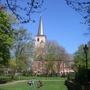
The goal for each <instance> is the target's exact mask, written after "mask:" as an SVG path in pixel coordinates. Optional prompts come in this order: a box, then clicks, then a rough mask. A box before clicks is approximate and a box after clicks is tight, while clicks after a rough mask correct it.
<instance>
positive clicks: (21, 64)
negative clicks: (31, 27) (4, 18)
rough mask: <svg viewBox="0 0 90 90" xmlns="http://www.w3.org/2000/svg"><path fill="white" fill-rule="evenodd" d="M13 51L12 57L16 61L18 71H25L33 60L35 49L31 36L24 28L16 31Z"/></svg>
mask: <svg viewBox="0 0 90 90" xmlns="http://www.w3.org/2000/svg"><path fill="white" fill-rule="evenodd" d="M11 49H12V50H11V52H12V53H13V55H12V56H14V58H15V59H16V64H17V69H19V70H24V69H25V68H26V67H27V66H29V65H28V64H29V61H31V60H32V58H33V50H34V47H33V39H32V37H31V34H30V33H29V32H28V31H27V30H26V29H23V28H20V29H19V30H16V31H15V41H14V44H13V46H12V48H11ZM28 60H29V61H28Z"/></svg>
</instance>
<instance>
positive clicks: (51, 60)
mask: <svg viewBox="0 0 90 90" xmlns="http://www.w3.org/2000/svg"><path fill="white" fill-rule="evenodd" d="M45 50H46V53H45V55H44V60H46V61H47V63H46V67H47V72H49V73H50V74H52V73H53V74H54V72H56V70H57V72H59V70H60V65H61V63H66V64H67V62H68V61H69V59H70V57H69V54H67V53H66V51H65V49H64V48H63V47H62V46H60V45H59V44H58V43H57V42H54V41H49V42H47V44H46V48H45ZM56 62H58V63H56Z"/></svg>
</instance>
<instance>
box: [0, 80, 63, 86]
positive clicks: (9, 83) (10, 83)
mask: <svg viewBox="0 0 90 90" xmlns="http://www.w3.org/2000/svg"><path fill="white" fill-rule="evenodd" d="M31 80H33V79H31ZM28 81H29V80H19V81H12V82H8V83H6V84H0V86H3V85H12V84H15V83H19V82H28ZM33 81H39V80H33ZM40 81H48V82H49V81H59V82H60V81H65V80H40Z"/></svg>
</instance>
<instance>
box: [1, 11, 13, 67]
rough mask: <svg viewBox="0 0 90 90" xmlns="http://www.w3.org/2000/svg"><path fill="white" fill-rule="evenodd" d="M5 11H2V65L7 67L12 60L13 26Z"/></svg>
mask: <svg viewBox="0 0 90 90" xmlns="http://www.w3.org/2000/svg"><path fill="white" fill-rule="evenodd" d="M9 21H10V19H9V16H8V14H7V13H6V12H5V11H4V10H0V64H1V65H7V64H8V60H9V59H10V47H11V45H12V43H13V30H12V26H11V25H12V24H11V23H10V22H9Z"/></svg>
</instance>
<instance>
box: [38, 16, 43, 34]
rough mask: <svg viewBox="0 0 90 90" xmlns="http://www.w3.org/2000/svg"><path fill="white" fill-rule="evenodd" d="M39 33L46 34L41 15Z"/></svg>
mask: <svg viewBox="0 0 90 90" xmlns="http://www.w3.org/2000/svg"><path fill="white" fill-rule="evenodd" d="M37 35H38V36H39V35H44V30H43V21H42V17H40V21H39V28H38V33H37Z"/></svg>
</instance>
